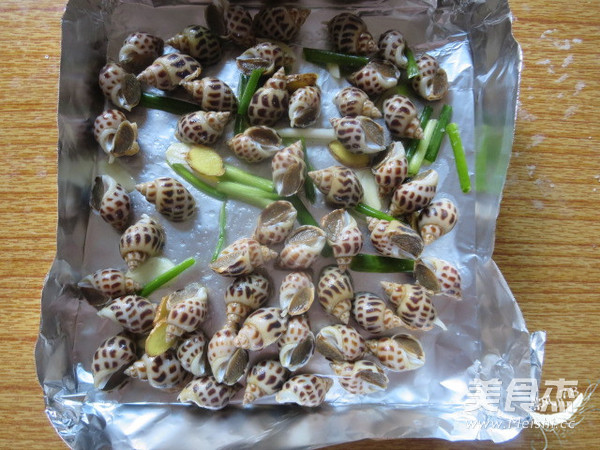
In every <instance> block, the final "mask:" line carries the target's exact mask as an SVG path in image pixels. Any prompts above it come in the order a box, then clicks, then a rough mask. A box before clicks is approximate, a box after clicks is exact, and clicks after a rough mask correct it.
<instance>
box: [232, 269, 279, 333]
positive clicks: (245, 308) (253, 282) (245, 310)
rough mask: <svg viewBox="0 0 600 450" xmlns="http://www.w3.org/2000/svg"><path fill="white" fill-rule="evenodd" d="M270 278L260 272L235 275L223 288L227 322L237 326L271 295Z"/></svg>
mask: <svg viewBox="0 0 600 450" xmlns="http://www.w3.org/2000/svg"><path fill="white" fill-rule="evenodd" d="M271 291H272V286H271V280H269V278H267V277H266V276H265V275H262V274H260V273H251V274H249V275H244V276H241V277H237V278H236V279H235V280H233V282H232V283H231V284H230V285H229V286H227V289H225V304H226V305H227V306H226V314H227V322H228V323H231V324H235V326H237V325H238V324H239V323H240V322H242V321H243V320H244V319H245V318H246V317H247V316H248V315H249V314H250V313H251V312H252V311H254V310H255V309H258V308H260V307H261V306H262V305H264V304H265V302H266V301H267V300H268V299H269V297H270V296H271Z"/></svg>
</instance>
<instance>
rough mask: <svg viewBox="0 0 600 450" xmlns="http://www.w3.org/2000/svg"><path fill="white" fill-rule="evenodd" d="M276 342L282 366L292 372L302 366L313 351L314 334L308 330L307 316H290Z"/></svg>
mask: <svg viewBox="0 0 600 450" xmlns="http://www.w3.org/2000/svg"><path fill="white" fill-rule="evenodd" d="M277 344H278V346H279V361H280V362H281V364H282V366H283V367H285V368H287V369H289V370H291V371H292V372H294V371H296V370H298V369H299V368H301V367H304V366H305V365H306V364H307V363H308V361H309V360H310V358H311V357H312V355H313V353H314V352H315V336H314V334H313V333H312V331H311V330H310V324H309V323H308V316H307V315H301V316H293V317H291V318H290V320H289V321H288V325H287V329H286V330H285V332H284V333H283V334H282V335H281V337H280V338H279V340H278V341H277Z"/></svg>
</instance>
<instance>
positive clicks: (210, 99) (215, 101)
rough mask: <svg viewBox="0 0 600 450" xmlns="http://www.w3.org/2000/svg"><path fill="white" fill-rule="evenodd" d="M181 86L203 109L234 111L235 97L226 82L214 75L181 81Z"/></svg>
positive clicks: (235, 106) (235, 107)
mask: <svg viewBox="0 0 600 450" xmlns="http://www.w3.org/2000/svg"><path fill="white" fill-rule="evenodd" d="M180 84H181V86H182V87H183V88H184V89H185V90H186V91H187V92H188V93H189V94H190V95H191V96H192V98H193V99H194V101H195V102H197V103H198V104H199V105H200V108H201V109H203V110H204V111H220V112H228V111H229V112H234V111H236V110H237V104H238V103H237V99H236V98H235V94H234V93H233V91H232V90H231V88H230V87H229V85H228V84H227V83H225V82H224V81H221V80H219V79H218V78H215V77H204V78H201V79H199V80H193V81H182V82H181V83H180Z"/></svg>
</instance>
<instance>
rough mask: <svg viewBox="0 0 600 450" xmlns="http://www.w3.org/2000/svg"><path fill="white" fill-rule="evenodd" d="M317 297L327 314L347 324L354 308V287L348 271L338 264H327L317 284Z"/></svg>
mask: <svg viewBox="0 0 600 450" xmlns="http://www.w3.org/2000/svg"><path fill="white" fill-rule="evenodd" d="M317 298H318V299H319V303H320V304H321V306H322V307H323V309H325V312H326V313H327V314H331V315H332V316H334V317H336V318H337V319H339V320H340V321H341V322H342V323H344V324H347V323H348V320H349V319H350V310H351V309H352V299H353V298H354V288H353V286H352V279H351V278H350V275H349V274H348V272H344V271H342V270H340V268H339V267H338V266H326V267H324V268H323V270H322V271H321V275H320V276H319V283H318V284H317Z"/></svg>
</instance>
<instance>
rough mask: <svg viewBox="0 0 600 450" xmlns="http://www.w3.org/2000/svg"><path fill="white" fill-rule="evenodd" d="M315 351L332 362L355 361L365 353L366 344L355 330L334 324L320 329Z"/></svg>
mask: <svg viewBox="0 0 600 450" xmlns="http://www.w3.org/2000/svg"><path fill="white" fill-rule="evenodd" d="M317 351H318V352H319V353H321V354H322V355H323V356H324V357H325V358H327V359H330V360H332V361H356V360H357V359H359V358H361V357H362V356H363V355H364V354H365V352H366V351H367V344H366V342H365V339H364V338H363V337H362V336H361V335H360V333H359V332H358V331H357V330H356V329H354V328H352V327H351V326H348V325H342V324H336V325H329V326H327V327H324V328H321V331H319V333H318V334H317Z"/></svg>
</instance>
